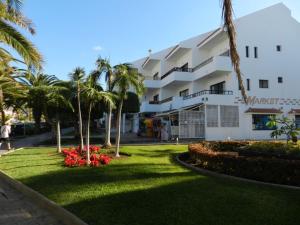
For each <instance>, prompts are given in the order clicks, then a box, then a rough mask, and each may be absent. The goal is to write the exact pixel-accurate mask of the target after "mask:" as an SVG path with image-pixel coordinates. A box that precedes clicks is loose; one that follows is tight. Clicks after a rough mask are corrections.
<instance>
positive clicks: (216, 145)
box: [191, 141, 249, 152]
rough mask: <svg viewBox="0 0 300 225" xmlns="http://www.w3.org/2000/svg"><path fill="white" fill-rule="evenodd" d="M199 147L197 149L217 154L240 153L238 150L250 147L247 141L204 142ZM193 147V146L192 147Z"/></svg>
mask: <svg viewBox="0 0 300 225" xmlns="http://www.w3.org/2000/svg"><path fill="white" fill-rule="evenodd" d="M193 145H197V148H198V149H199V148H202V149H203V150H204V149H206V150H207V149H210V150H213V151H216V152H233V151H238V148H241V147H244V146H247V145H249V142H246V141H203V142H200V143H198V144H193ZM191 146H192V145H191Z"/></svg>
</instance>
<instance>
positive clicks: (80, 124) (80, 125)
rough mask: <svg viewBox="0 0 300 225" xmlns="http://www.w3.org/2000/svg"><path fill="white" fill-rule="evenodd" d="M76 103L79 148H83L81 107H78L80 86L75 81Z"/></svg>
mask: <svg viewBox="0 0 300 225" xmlns="http://www.w3.org/2000/svg"><path fill="white" fill-rule="evenodd" d="M77 103H78V117H79V135H80V148H81V150H83V147H84V146H83V145H84V144H83V134H82V117H81V107H80V86H79V83H77Z"/></svg>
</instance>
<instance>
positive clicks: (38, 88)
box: [19, 71, 58, 133]
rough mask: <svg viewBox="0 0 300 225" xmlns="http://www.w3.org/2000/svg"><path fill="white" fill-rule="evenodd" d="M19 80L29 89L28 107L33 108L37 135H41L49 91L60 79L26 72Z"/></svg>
mask: <svg viewBox="0 0 300 225" xmlns="http://www.w3.org/2000/svg"><path fill="white" fill-rule="evenodd" d="M19 79H20V80H21V81H22V82H23V84H24V85H26V86H27V87H28V88H29V92H28V96H27V101H28V106H29V107H30V108H32V114H33V119H34V122H35V133H39V131H40V127H41V118H42V115H43V110H44V108H45V103H46V95H47V93H48V92H49V89H51V88H52V87H53V86H54V85H56V84H57V83H58V79H57V77H56V76H54V75H47V74H43V73H37V74H33V73H32V72H30V71H27V72H25V73H24V74H23V76H22V77H20V78H19Z"/></svg>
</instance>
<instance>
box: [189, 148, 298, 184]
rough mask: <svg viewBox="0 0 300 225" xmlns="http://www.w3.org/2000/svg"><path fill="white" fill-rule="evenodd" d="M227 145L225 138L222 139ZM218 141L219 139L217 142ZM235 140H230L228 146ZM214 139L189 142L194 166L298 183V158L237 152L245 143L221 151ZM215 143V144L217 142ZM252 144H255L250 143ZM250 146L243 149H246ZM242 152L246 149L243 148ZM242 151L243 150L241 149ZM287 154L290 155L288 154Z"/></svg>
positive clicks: (283, 182) (266, 180)
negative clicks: (212, 140)
mask: <svg viewBox="0 0 300 225" xmlns="http://www.w3.org/2000/svg"><path fill="white" fill-rule="evenodd" d="M225 143H226V145H229V143H228V142H225ZM220 144H222V142H219V145H220ZM238 145H239V144H236V143H233V144H232V146H238ZM215 146H216V145H215V142H212V144H211V145H210V143H209V142H203V143H198V144H191V145H189V147H188V148H189V156H190V160H191V163H193V164H195V165H196V166H198V167H201V168H205V169H208V170H212V171H216V172H219V173H224V174H228V175H233V176H238V177H244V178H248V179H254V180H259V181H264V182H271V183H278V184H286V185H296V186H300V160H299V158H297V157H296V158H295V159H292V158H284V157H282V158H281V157H274V154H265V155H264V156H261V155H260V152H262V151H257V154H253V155H250V154H241V152H242V151H244V150H243V149H247V148H248V146H249V145H244V146H243V147H242V148H240V147H236V148H234V147H232V148H229V149H230V151H225V149H222V151H220V148H217V147H216V148H214V147H215ZM217 146H218V145H217ZM254 147H255V145H254ZM250 149H251V148H249V149H248V150H247V151H248V152H249V151H250ZM295 151H296V150H295ZM245 152H246V151H245ZM245 152H244V153H245ZM290 157H291V155H290Z"/></svg>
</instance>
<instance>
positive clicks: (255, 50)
mask: <svg viewBox="0 0 300 225" xmlns="http://www.w3.org/2000/svg"><path fill="white" fill-rule="evenodd" d="M254 58H258V52H257V47H254Z"/></svg>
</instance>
